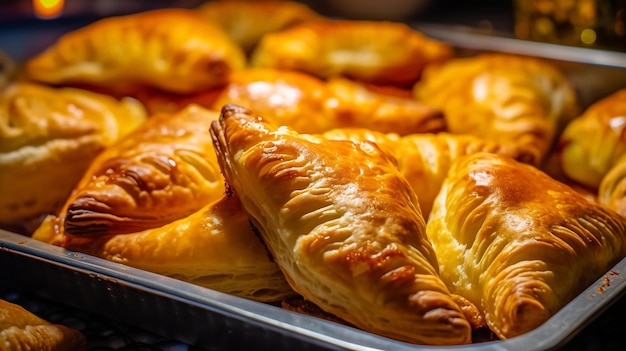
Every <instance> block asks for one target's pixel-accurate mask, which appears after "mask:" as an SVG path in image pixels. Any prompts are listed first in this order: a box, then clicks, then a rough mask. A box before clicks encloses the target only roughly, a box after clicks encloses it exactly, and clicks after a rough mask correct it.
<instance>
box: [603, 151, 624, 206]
mask: <svg viewBox="0 0 626 351" xmlns="http://www.w3.org/2000/svg"><path fill="white" fill-rule="evenodd" d="M598 202H599V203H601V204H602V205H604V206H607V207H608V208H610V209H612V210H614V211H616V212H617V213H619V214H620V215H622V216H624V217H626V154H624V155H622V157H621V158H620V159H619V160H617V162H615V163H614V164H613V166H612V167H611V168H610V169H609V170H608V172H607V173H606V175H605V176H604V177H603V178H602V181H601V182H600V186H599V188H598Z"/></svg>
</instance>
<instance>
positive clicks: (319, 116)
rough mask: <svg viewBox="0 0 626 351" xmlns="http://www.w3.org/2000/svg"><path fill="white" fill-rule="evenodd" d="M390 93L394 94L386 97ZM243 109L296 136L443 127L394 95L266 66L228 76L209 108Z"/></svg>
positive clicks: (434, 113)
mask: <svg viewBox="0 0 626 351" xmlns="http://www.w3.org/2000/svg"><path fill="white" fill-rule="evenodd" d="M392 94H394V95H392ZM226 104H236V105H240V106H245V107H246V108H249V109H251V110H253V111H255V113H257V114H259V115H261V116H263V117H264V118H265V119H267V120H269V121H270V122H272V123H273V124H276V125H285V126H288V127H290V128H293V129H295V130H296V131H297V132H299V133H321V132H324V131H327V130H329V129H332V128H341V127H360V128H369V129H372V130H377V131H381V132H396V133H399V134H408V133H424V132H437V131H441V130H443V129H444V128H445V121H444V119H443V115H442V113H441V111H440V110H439V109H435V108H431V107H428V106H425V105H424V104H422V103H419V102H417V101H415V100H414V99H413V98H411V97H406V96H402V95H401V94H400V93H397V92H395V91H394V92H387V91H383V90H382V89H379V90H374V89H372V88H370V87H369V86H368V85H365V84H361V83H358V82H355V81H352V80H349V79H345V78H332V79H330V80H329V81H328V82H325V81H323V80H321V79H319V78H316V77H314V76H312V75H309V74H306V73H303V72H297V71H290V70H283V69H272V68H250V69H245V70H240V71H237V72H234V73H233V75H232V76H231V80H230V83H229V84H228V85H227V86H226V88H225V89H223V91H222V92H221V93H220V94H219V96H218V98H217V99H216V101H215V102H214V104H213V105H212V107H213V108H214V109H220V108H221V107H222V106H224V105H226Z"/></svg>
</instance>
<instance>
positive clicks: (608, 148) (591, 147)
mask: <svg viewBox="0 0 626 351" xmlns="http://www.w3.org/2000/svg"><path fill="white" fill-rule="evenodd" d="M557 153H558V161H559V163H560V166H561V168H562V169H563V172H564V173H565V175H566V176H567V177H569V178H570V179H572V180H574V181H576V182H578V183H580V184H583V185H585V186H588V187H590V188H592V189H597V188H598V186H599V185H600V182H601V181H602V178H603V177H604V176H605V175H606V173H607V172H608V171H609V169H611V168H612V167H613V165H614V164H615V163H616V162H617V161H618V160H619V159H620V157H621V156H622V155H623V154H624V153H626V88H624V89H622V90H619V91H617V92H615V93H613V94H611V95H609V96H607V97H604V98H603V99H601V100H599V101H597V102H595V103H594V104H592V105H591V106H589V107H588V108H587V109H586V110H585V111H584V112H583V113H582V114H581V115H580V116H579V117H577V118H576V119H574V120H572V121H571V122H570V123H569V124H568V125H567V127H566V128H565V130H564V131H563V134H561V136H560V139H559V147H558V149H557Z"/></svg>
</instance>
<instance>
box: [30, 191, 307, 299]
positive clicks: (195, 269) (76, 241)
mask: <svg viewBox="0 0 626 351" xmlns="http://www.w3.org/2000/svg"><path fill="white" fill-rule="evenodd" d="M62 221H63V218H62V217H56V216H48V217H47V218H46V219H45V220H44V222H43V223H42V225H41V226H40V227H39V228H38V229H37V231H35V233H34V234H33V238H34V239H36V240H40V241H44V242H47V243H50V244H53V245H57V246H61V247H64V248H66V249H68V250H72V251H78V252H82V253H86V254H89V255H93V256H97V257H101V258H104V259H107V260H109V261H113V262H118V263H121V264H124V265H128V266H132V267H136V268H139V269H143V270H146V271H149V272H153V273H158V274H162V275H165V276H169V277H172V278H176V279H179V280H183V281H186V282H189V283H192V284H196V285H200V286H204V287H207V288H210V289H214V290H217V291H221V292H224V293H228V294H231V295H235V296H240V297H244V298H248V299H252V300H257V301H263V302H271V301H280V300H282V299H284V298H287V297H290V296H293V295H295V293H294V292H293V290H291V288H290V287H289V284H287V282H286V280H285V278H284V276H283V274H282V272H281V271H280V269H279V268H278V266H277V265H276V264H275V263H274V262H273V261H272V260H271V259H270V257H269V255H268V253H267V251H266V249H265V246H263V244H262V243H261V241H260V240H259V238H258V237H257V236H256V235H255V233H254V232H253V230H252V227H251V226H250V223H249V220H248V215H247V214H246V213H245V212H244V210H243V209H242V208H241V205H240V203H239V200H238V199H237V198H236V197H235V196H234V195H233V194H232V193H227V194H226V195H225V196H224V197H222V198H221V199H219V200H216V201H215V202H212V203H210V204H208V205H206V206H204V207H203V208H201V209H200V210H198V211H197V212H195V213H193V214H191V215H189V216H187V217H184V218H181V219H178V220H175V221H172V222H171V223H167V224H164V225H163V226H161V227H158V228H152V229H147V230H144V231H139V232H134V233H128V234H119V235H113V236H108V235H101V236H89V237H75V236H68V235H65V234H64V233H63V223H62Z"/></svg>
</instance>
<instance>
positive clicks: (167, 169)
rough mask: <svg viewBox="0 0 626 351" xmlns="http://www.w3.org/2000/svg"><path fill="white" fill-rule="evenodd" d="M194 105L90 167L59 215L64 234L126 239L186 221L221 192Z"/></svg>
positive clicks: (156, 119) (158, 118) (159, 119)
mask: <svg viewBox="0 0 626 351" xmlns="http://www.w3.org/2000/svg"><path fill="white" fill-rule="evenodd" d="M218 116H219V112H217V111H211V110H208V109H205V108H202V107H199V106H196V105H190V106H188V107H187V108H185V109H183V110H181V111H179V112H177V113H175V114H160V115H154V116H152V117H150V118H149V119H148V120H147V121H146V122H145V123H144V124H143V125H141V126H140V127H139V128H137V129H136V130H135V131H133V132H132V133H130V134H129V135H127V136H126V137H124V138H122V139H121V140H119V141H118V142H116V143H115V144H113V145H111V146H110V147H108V148H107V149H106V150H104V151H103V152H102V153H101V154H99V155H98V157H97V158H96V159H94V161H93V162H92V163H91V165H90V166H89V168H88V169H87V170H86V172H85V174H84V175H83V177H82V179H81V180H80V182H79V183H78V185H77V186H76V187H75V189H74V190H73V192H72V195H71V196H70V197H69V198H68V199H67V201H66V202H65V205H64V206H63V208H62V209H61V211H60V212H59V216H62V217H64V221H63V224H64V226H65V234H68V235H76V236H91V235H111V234H121V233H133V232H137V231H141V230H144V229H148V228H155V227H159V226H162V225H164V224H167V223H169V222H171V221H173V220H176V219H180V218H183V217H186V216H188V215H190V214H192V213H194V212H196V211H197V210H199V209H200V208H202V207H204V206H205V205H207V204H208V203H210V202H212V201H214V200H216V199H219V198H220V197H221V196H222V193H223V189H224V179H223V177H222V175H221V173H220V168H219V165H218V164H217V159H216V156H215V151H214V149H213V145H212V142H211V136H210V135H209V133H208V126H209V125H210V124H211V122H212V121H213V120H215V119H217V118H218Z"/></svg>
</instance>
